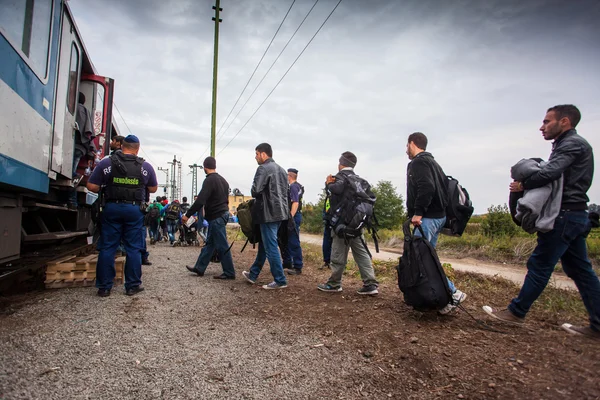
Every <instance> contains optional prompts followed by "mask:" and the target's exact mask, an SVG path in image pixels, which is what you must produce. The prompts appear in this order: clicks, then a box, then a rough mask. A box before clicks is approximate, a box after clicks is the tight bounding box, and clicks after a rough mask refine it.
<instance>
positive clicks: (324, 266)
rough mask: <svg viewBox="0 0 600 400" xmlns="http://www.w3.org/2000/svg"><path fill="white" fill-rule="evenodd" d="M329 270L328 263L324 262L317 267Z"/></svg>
mask: <svg viewBox="0 0 600 400" xmlns="http://www.w3.org/2000/svg"><path fill="white" fill-rule="evenodd" d="M325 268H331V266H330V265H329V263H328V262H324V263H323V265H321V266H320V267H319V269H325Z"/></svg>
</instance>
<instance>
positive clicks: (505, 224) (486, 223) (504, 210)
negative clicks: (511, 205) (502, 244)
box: [481, 204, 520, 237]
mask: <svg viewBox="0 0 600 400" xmlns="http://www.w3.org/2000/svg"><path fill="white" fill-rule="evenodd" d="M481 229H482V231H483V234H484V235H486V236H489V237H499V236H511V237H512V236H515V235H516V234H517V233H518V232H519V229H520V228H519V227H518V226H517V225H515V223H514V222H513V220H512V217H511V216H510V212H509V210H508V206H507V205H506V204H504V205H501V206H491V207H490V208H488V214H487V216H486V218H485V219H484V220H483V221H482V222H481Z"/></svg>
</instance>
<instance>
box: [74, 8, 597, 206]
mask: <svg viewBox="0 0 600 400" xmlns="http://www.w3.org/2000/svg"><path fill="white" fill-rule="evenodd" d="M337 2H338V0H320V1H318V3H317V4H316V6H315V7H314V9H313V11H312V13H311V14H310V15H309V16H308V18H307V19H306V22H305V23H304V25H303V26H302V27H301V28H300V30H299V31H298V33H297V34H296V36H295V37H294V39H293V40H292V41H291V43H290V44H289V46H288V47H287V49H286V50H285V52H284V53H283V54H282V55H281V57H280V58H279V60H278V61H277V63H276V64H275V65H274V67H273V69H272V70H271V71H270V72H269V74H268V75H267V76H266V78H265V79H264V81H263V83H262V84H261V85H260V87H259V88H258V90H257V91H256V93H255V94H254V96H253V97H252V98H251V99H250V101H249V102H248V103H247V105H246V107H245V108H244V109H243V110H242V111H241V113H240V114H239V116H238V118H237V119H235V120H233V123H232V124H231V126H230V127H229V129H227V130H226V128H228V126H229V124H230V122H227V124H226V125H225V126H224V128H223V130H222V132H221V137H220V138H219V140H218V142H217V170H218V172H219V173H220V174H221V175H223V176H224V177H225V178H226V179H227V180H228V181H229V184H230V186H231V187H232V188H239V189H240V190H241V191H242V192H243V193H244V194H249V191H250V186H251V183H252V178H253V176H254V172H255V170H256V161H255V160H254V148H255V147H256V145H257V144H259V143H261V142H268V143H270V144H271V145H272V146H273V151H274V155H273V158H274V159H275V161H276V162H277V163H279V164H280V165H281V166H282V167H284V168H286V169H287V168H289V167H294V168H297V169H298V170H299V171H300V172H299V178H298V180H299V182H301V183H302V184H303V185H304V186H305V189H306V195H305V200H307V201H315V200H316V199H317V196H318V193H319V192H320V190H321V188H322V187H323V182H324V179H325V177H326V176H327V175H328V174H330V173H335V172H336V171H337V161H338V158H339V155H340V154H341V153H342V152H343V151H346V150H349V151H352V152H354V153H355V154H356V155H357V157H358V164H357V166H356V168H355V170H356V172H357V173H358V174H359V175H361V176H363V177H364V178H366V179H368V180H369V181H370V182H371V183H372V184H373V185H374V184H376V183H377V182H378V181H379V180H390V181H392V183H393V184H394V185H395V186H396V187H397V189H398V193H400V194H402V195H403V196H405V192H406V165H407V163H408V158H407V156H406V154H405V146H406V138H407V136H408V135H409V134H410V133H412V132H415V131H421V132H423V133H425V134H426V135H427V136H428V138H429V146H428V151H430V152H431V153H432V154H433V155H434V157H435V158H436V159H437V160H438V162H439V163H440V164H441V165H442V168H443V169H444V171H445V172H446V174H447V175H452V176H454V177H456V178H458V179H459V181H460V182H461V183H462V184H463V186H465V187H466V188H467V189H468V190H469V192H470V194H471V198H472V200H473V203H474V205H475V211H476V213H484V212H486V210H487V208H488V207H489V206H490V205H497V204H503V203H505V202H507V198H508V192H507V188H508V184H509V182H510V176H509V173H510V167H511V166H512V165H513V164H515V163H516V162H517V161H519V160H520V159H521V158H527V157H541V158H544V159H547V158H548V155H549V154H550V151H551V143H550V142H546V141H544V140H543V138H542V136H541V133H540V132H539V130H538V129H539V127H540V125H541V121H542V119H543V117H544V115H545V110H546V109H547V108H548V107H550V106H553V105H556V104H563V103H573V104H575V105H577V106H578V107H579V109H580V110H581V112H582V121H581V123H580V124H579V126H578V131H579V133H580V134H581V135H582V136H583V137H585V138H586V139H587V140H588V141H589V142H590V144H591V145H592V146H593V147H594V149H598V148H599V145H600V74H599V73H598V71H600V25H599V21H600V2H599V1H594V0H590V1H579V0H573V1H562V0H553V1H542V0H527V1H513V0H509V1H492V0H489V1H481V0H453V1H442V0H439V1H433V0H412V1H411V0H402V1H400V0H388V1H376V0H368V1H367V0H343V1H342V2H341V4H340V5H339V7H338V8H337V9H336V11H335V12H334V13H333V15H332V16H331V18H330V19H329V21H328V22H327V23H326V24H325V26H324V27H323V29H322V30H321V31H320V33H319V34H318V35H317V36H316V37H315V39H314V40H313V42H312V43H311V44H310V46H309V47H308V48H307V49H306V51H305V52H304V54H303V55H302V56H301V57H300V58H299V60H298V62H297V63H296V64H295V65H294V66H293V68H292V69H291V70H290V72H289V73H288V75H287V76H286V77H285V78H284V79H283V81H282V82H281V84H280V85H279V86H278V87H277V89H276V90H275V91H274V92H273V94H272V95H271V96H270V98H269V99H268V100H267V101H266V103H265V104H264V105H263V106H262V108H261V109H260V110H259V111H258V113H257V114H256V115H255V116H254V118H253V119H252V120H251V121H250V122H249V123H248V124H247V125H246V127H245V128H244V129H242V130H241V131H240V129H241V128H242V126H243V125H244V124H245V123H246V122H247V121H248V119H249V118H250V116H251V115H252V113H254V112H255V110H256V109H257V107H258V106H259V105H260V103H261V102H263V101H264V100H265V98H266V96H267V94H268V93H269V92H270V91H271V90H272V89H273V87H274V86H275V85H276V83H277V82H278V81H279V80H280V79H281V77H282V75H283V74H284V73H285V71H286V70H287V69H288V68H289V67H290V65H291V64H292V62H293V61H294V60H295V59H296V57H298V55H299V54H300V52H301V51H302V49H303V48H304V46H305V45H306V44H307V43H308V41H309V40H310V38H311V37H312V36H313V35H314V33H315V32H316V31H317V29H318V28H319V26H320V25H321V24H322V23H323V21H324V20H325V18H326V17H327V15H328V14H329V13H330V12H331V10H333V8H334V7H335V5H336V4H337ZM291 4H292V0H263V1H258V0H257V1H254V0H222V1H221V7H222V8H223V12H222V14H221V18H222V19H223V22H222V23H221V25H220V38H219V44H220V48H219V69H218V73H219V82H218V85H219V87H218V110H217V129H218V128H220V127H221V125H222V124H223V122H224V121H225V117H226V116H227V114H228V113H229V112H230V110H231V109H232V107H233V105H234V103H235V101H236V99H237V98H238V96H239V95H240V93H241V91H242V89H243V87H244V85H245V84H246V82H247V81H248V79H249V78H250V75H251V74H252V71H253V70H254V68H255V67H256V65H257V63H258V62H259V60H260V58H261V56H262V55H263V52H264V51H265V49H266V48H267V45H268V44H269V42H270V40H271V38H272V37H273V35H274V34H275V31H276V30H277V27H278V26H279V24H280V23H281V21H282V20H283V17H284V15H285V14H286V12H287V10H288V8H289V7H290V5H291ZM313 4H314V1H312V0H297V1H296V2H295V4H294V5H293V7H292V9H291V11H290V13H289V15H288V17H287V19H286V21H285V23H284V25H283V27H282V28H281V30H280V32H279V34H278V35H277V37H276V38H275V41H274V42H273V45H272V46H271V48H270V50H269V52H268V53H267V55H266V57H265V59H264V60H263V62H262V64H261V66H260V68H259V69H258V71H257V73H256V75H255V76H254V78H253V79H252V81H251V82H250V85H249V86H248V89H247V90H246V92H245V94H244V96H243V97H242V99H241V100H240V102H239V104H238V105H237V107H236V108H235V109H234V111H233V114H232V115H231V117H230V121H231V120H232V118H233V116H234V115H236V114H237V113H238V111H239V109H240V108H241V106H242V105H243V104H244V103H245V102H246V100H247V99H248V97H249V95H250V93H251V92H252V91H253V90H254V89H255V88H256V85H257V84H258V82H259V81H260V80H261V79H262V77H263V75H264V74H265V72H266V71H267V69H268V68H269V67H270V66H271V64H272V63H273V61H274V60H275V58H276V57H277V56H278V55H279V53H280V51H281V50H282V49H283V47H284V46H285V44H286V42H287V41H288V40H289V38H290V37H291V36H292V34H293V32H294V31H295V30H296V29H297V27H298V25H299V24H300V22H301V21H302V19H303V18H305V16H306V14H307V13H308V11H309V10H310V9H311V7H312V6H313ZM69 5H70V7H71V9H72V11H73V14H74V16H75V20H76V23H77V24H78V26H79V29H80V31H81V34H82V36H83V41H84V42H85V45H86V47H87V50H88V51H89V53H90V57H91V59H92V61H93V63H94V65H95V66H96V68H97V70H98V73H99V74H100V75H105V76H110V77H112V78H114V79H115V80H116V83H115V102H116V104H117V106H118V107H119V109H120V111H121V112H122V114H123V116H124V118H125V121H126V122H127V125H128V126H129V128H130V129H131V131H132V132H133V133H134V134H136V135H137V136H138V137H139V138H140V140H141V143H142V148H143V153H141V154H140V155H141V156H143V157H145V158H146V159H147V160H148V161H149V162H151V163H152V164H153V166H154V167H155V168H156V167H159V166H160V167H163V168H166V167H168V165H167V162H168V161H170V160H172V159H173V155H177V157H178V159H181V160H182V164H183V165H184V166H185V168H184V169H183V176H184V179H183V180H184V182H183V188H184V195H187V196H188V197H189V196H190V195H191V194H192V193H191V175H188V173H189V172H190V169H189V167H188V165H189V164H193V163H194V162H198V163H201V162H202V160H203V159H204V157H206V156H207V155H209V154H208V151H207V150H208V147H209V145H210V120H211V96H212V65H213V43H214V22H213V21H212V20H211V18H212V16H214V11H213V10H212V6H213V5H214V1H208V0H177V1H165V0H127V1H124V0H102V1H97V0H70V1H69ZM117 123H118V125H119V127H120V129H121V132H122V133H124V134H127V133H129V131H128V129H127V127H126V126H125V124H124V123H123V121H122V120H121V119H120V117H119V116H118V114H117ZM223 132H224V133H223ZM238 132H239V134H238ZM236 134H238V136H237V137H236V138H235V139H234V140H233V141H232V142H231V144H230V145H229V146H228V147H227V148H225V146H226V145H227V143H228V142H229V141H230V140H231V139H232V138H233V137H234V135H236ZM221 151H222V152H221ZM157 174H158V177H159V181H160V182H161V183H164V180H165V174H163V173H161V172H159V171H157ZM200 175H201V176H200V180H199V185H201V182H202V179H203V178H202V177H203V173H202V172H201V171H200ZM588 195H589V197H590V199H591V201H592V202H595V203H600V184H598V183H596V184H594V185H593V186H592V188H591V190H590V191H589V192H588Z"/></svg>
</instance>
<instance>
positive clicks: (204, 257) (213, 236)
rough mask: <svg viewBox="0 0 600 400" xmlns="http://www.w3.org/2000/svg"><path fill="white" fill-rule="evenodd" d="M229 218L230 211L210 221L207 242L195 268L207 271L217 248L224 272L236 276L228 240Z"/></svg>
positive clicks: (202, 271) (199, 270)
mask: <svg viewBox="0 0 600 400" xmlns="http://www.w3.org/2000/svg"><path fill="white" fill-rule="evenodd" d="M228 220H229V211H227V212H226V213H225V214H223V215H222V216H220V217H218V218H216V219H213V220H212V221H208V237H207V238H206V244H205V245H204V247H202V250H201V251H200V255H199V256H198V260H196V265H194V268H195V269H196V270H197V271H198V272H201V273H204V271H206V268H207V267H208V263H209V262H210V258H211V257H212V255H213V253H214V252H215V250H217V252H218V254H219V258H220V259H221V266H222V267H223V274H225V275H227V276H232V277H235V269H234V268H233V258H232V257H231V250H229V251H228V249H229V243H228V242H227V221H228Z"/></svg>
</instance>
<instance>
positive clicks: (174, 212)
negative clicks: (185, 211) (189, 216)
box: [167, 203, 181, 219]
mask: <svg viewBox="0 0 600 400" xmlns="http://www.w3.org/2000/svg"><path fill="white" fill-rule="evenodd" d="M180 211H181V205H180V204H179V203H172V204H171V205H170V206H169V208H168V209H167V219H179V212H180Z"/></svg>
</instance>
